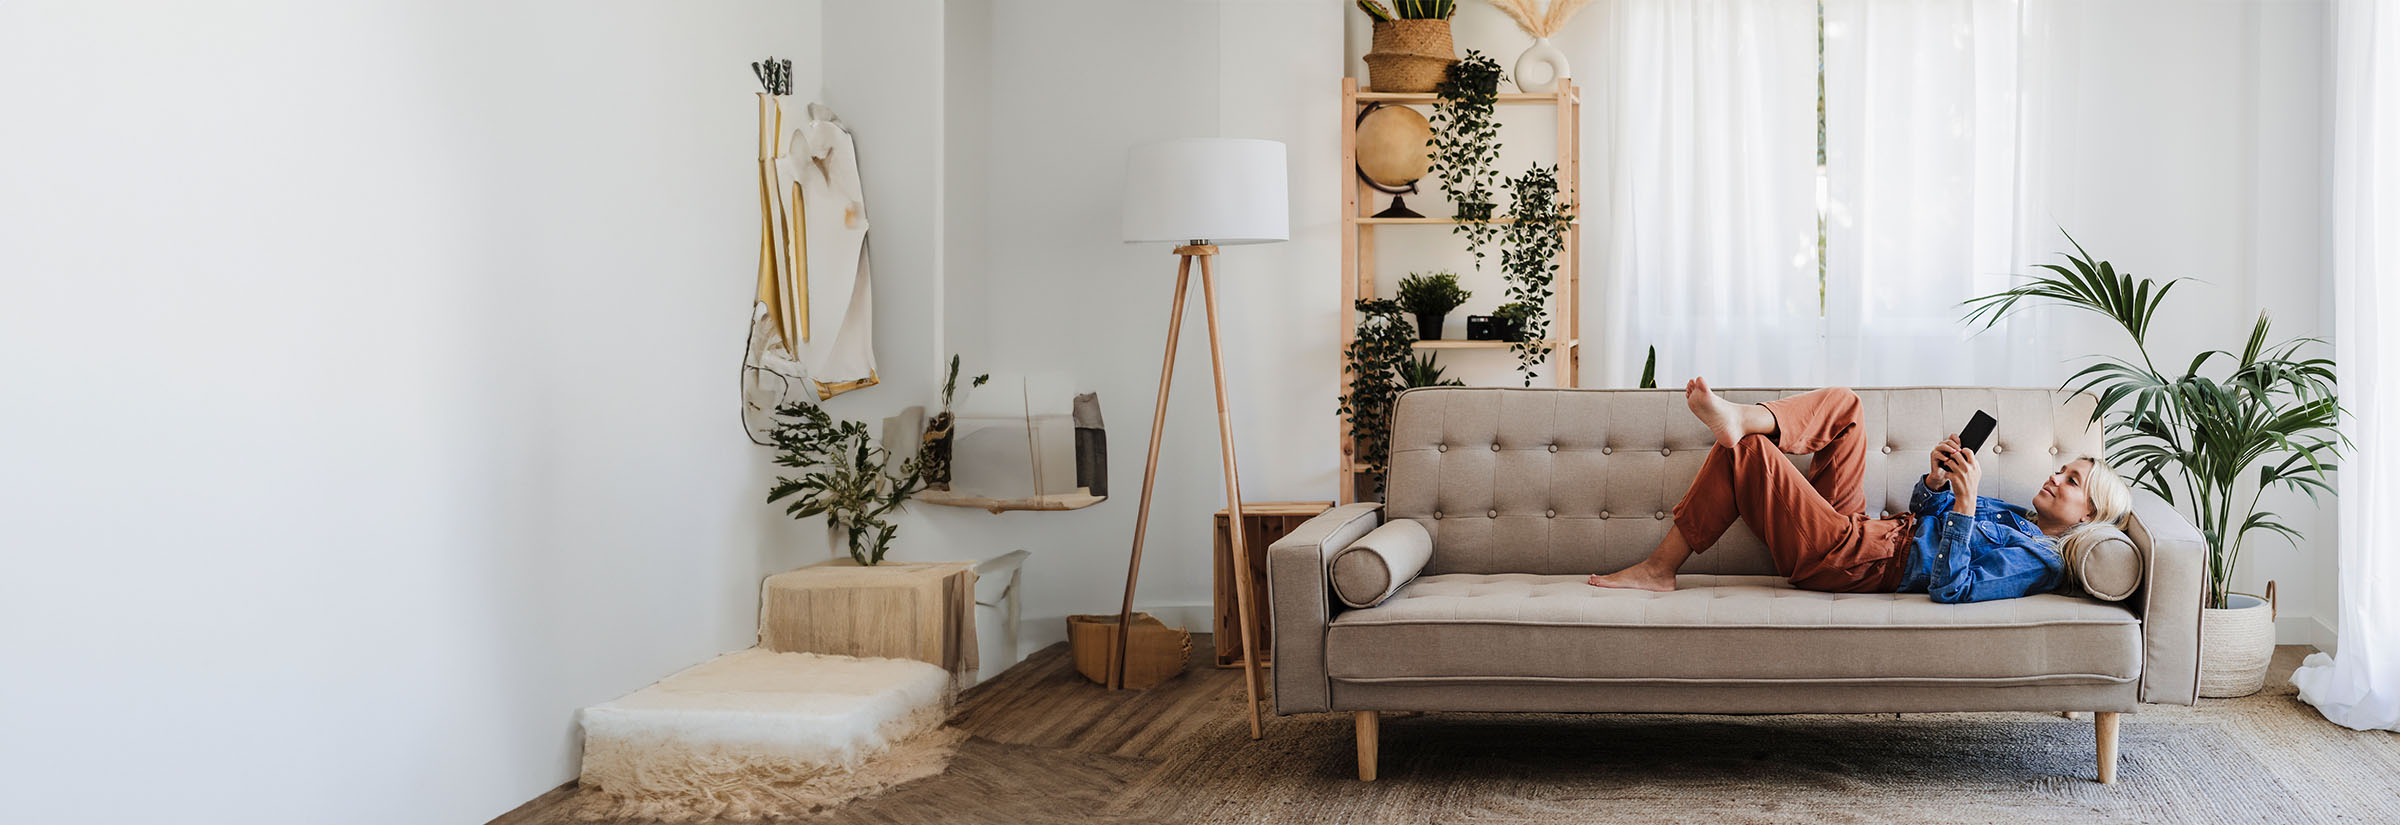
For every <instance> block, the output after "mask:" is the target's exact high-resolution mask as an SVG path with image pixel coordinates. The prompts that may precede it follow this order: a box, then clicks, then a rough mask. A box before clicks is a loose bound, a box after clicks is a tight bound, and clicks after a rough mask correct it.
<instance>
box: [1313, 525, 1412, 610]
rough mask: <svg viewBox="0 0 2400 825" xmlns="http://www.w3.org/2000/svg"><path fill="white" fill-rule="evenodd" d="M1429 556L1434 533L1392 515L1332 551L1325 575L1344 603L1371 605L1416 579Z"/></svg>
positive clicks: (1376, 603) (1358, 605) (1378, 602)
mask: <svg viewBox="0 0 2400 825" xmlns="http://www.w3.org/2000/svg"><path fill="white" fill-rule="evenodd" d="M1432 558H1433V536H1432V535H1431V534H1429V533H1426V532H1425V525H1422V524H1418V523H1416V522H1415V521H1411V520H1409V519H1393V520H1391V521H1390V522H1387V523H1385V524H1384V525H1383V526H1382V527H1377V528H1375V529H1374V530H1373V531H1371V532H1369V533H1367V534H1366V535H1364V536H1360V537H1359V539H1358V540H1357V541H1354V542H1351V543H1350V546H1349V547H1345V548H1342V551H1341V552H1339V553H1335V554H1333V561H1332V562H1331V563H1330V566H1331V568H1332V569H1331V570H1329V571H1327V572H1328V573H1329V575H1328V576H1327V578H1330V579H1332V580H1333V594H1334V595H1335V596H1337V597H1339V598H1340V599H1341V600H1342V603H1343V604H1346V605H1349V606H1351V607H1374V606H1376V605H1379V604H1382V603H1383V600H1384V599H1388V598H1391V595H1392V593H1393V592H1394V591H1397V590H1399V589H1400V586H1401V585H1404V584H1407V583H1409V581H1410V580H1412V579H1415V578H1416V577H1417V571H1420V570H1423V569H1425V562H1426V561H1427V560H1430V559H1432Z"/></svg>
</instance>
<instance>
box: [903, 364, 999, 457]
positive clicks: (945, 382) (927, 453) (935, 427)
mask: <svg viewBox="0 0 2400 825" xmlns="http://www.w3.org/2000/svg"><path fill="white" fill-rule="evenodd" d="M990 380H992V376H991V374H990V373H985V374H982V375H978V376H975V379H974V381H972V382H970V383H969V384H968V385H967V386H968V388H969V389H973V388H975V387H980V386H983V384H984V382H986V381H990ZM957 394H958V356H957V355H952V356H950V377H948V378H945V379H942V411H941V412H940V413H938V414H936V415H934V417H933V418H932V420H929V421H927V422H925V436H924V449H922V450H920V451H919V452H918V458H919V460H920V461H923V462H924V464H925V489H928V490H948V489H950V449H951V442H952V440H953V439H952V435H953V434H954V433H953V431H954V430H956V429H957V427H958V416H957V415H954V414H952V413H951V412H950V402H951V401H952V400H954V399H955V398H956V396H957Z"/></svg>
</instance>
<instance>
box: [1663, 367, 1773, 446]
mask: <svg viewBox="0 0 2400 825" xmlns="http://www.w3.org/2000/svg"><path fill="white" fill-rule="evenodd" d="M1683 403H1684V406H1687V407H1690V408H1692V417H1694V418H1698V419H1700V423H1702V424H1706V425H1708V431H1709V432H1711V433H1714V434H1716V436H1717V446H1720V447H1731V446H1733V445H1734V444H1735V443H1736V442H1739V441H1741V440H1742V436H1745V435H1749V434H1750V433H1749V428H1748V427H1747V426H1746V422H1747V419H1748V416H1745V415H1744V414H1743V413H1744V412H1745V411H1744V410H1743V409H1742V408H1743V407H1745V406H1748V405H1745V404H1736V403H1733V402H1731V401H1727V400H1725V399H1723V398H1719V397H1717V394H1716V393H1714V392H1711V391H1710V390H1709V389H1708V379H1706V378H1694V379H1692V380H1691V381H1690V382H1689V383H1686V384H1684V385H1683ZM1760 412H1765V410H1763V409H1762V410H1760Z"/></svg>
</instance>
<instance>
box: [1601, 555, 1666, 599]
mask: <svg viewBox="0 0 2400 825" xmlns="http://www.w3.org/2000/svg"><path fill="white" fill-rule="evenodd" d="M1583 581H1584V583H1585V584H1589V585H1591V586H1593V587H1613V588H1617V589H1621V590H1648V591H1652V592H1656V593H1672V592H1674V591H1675V571H1673V570H1669V569H1664V568H1661V567H1659V566H1657V565H1654V564H1651V563H1649V562H1647V561H1645V562H1642V563H1641V564H1637V565H1634V566H1632V567H1628V568H1625V569H1623V570H1619V571H1617V572H1614V573H1610V574H1607V575H1604V576H1593V577H1591V578H1588V579H1584V580H1583Z"/></svg>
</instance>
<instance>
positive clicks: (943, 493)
mask: <svg viewBox="0 0 2400 825" xmlns="http://www.w3.org/2000/svg"><path fill="white" fill-rule="evenodd" d="M909 500H910V501H922V502H924V503H926V504H939V505H941V506H944V507H975V508H979V509H983V510H990V511H992V512H993V513H1005V512H1008V511H1010V510H1032V511H1043V510H1081V509H1083V508H1085V507H1090V506H1092V505H1094V504H1098V503H1100V502H1103V501H1107V500H1108V497H1107V496H1095V495H1092V494H1091V491H1089V490H1087V489H1085V488H1082V487H1077V488H1075V492H1072V493H1051V494H1049V495H1042V496H1033V497H1030V498H992V497H989V496H970V495H962V494H960V493H957V492H953V491H950V490H925V491H922V492H919V493H917V494H916V495H913V496H910V497H909Z"/></svg>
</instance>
